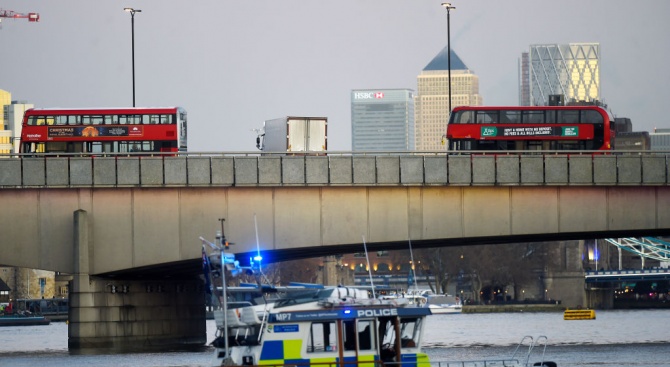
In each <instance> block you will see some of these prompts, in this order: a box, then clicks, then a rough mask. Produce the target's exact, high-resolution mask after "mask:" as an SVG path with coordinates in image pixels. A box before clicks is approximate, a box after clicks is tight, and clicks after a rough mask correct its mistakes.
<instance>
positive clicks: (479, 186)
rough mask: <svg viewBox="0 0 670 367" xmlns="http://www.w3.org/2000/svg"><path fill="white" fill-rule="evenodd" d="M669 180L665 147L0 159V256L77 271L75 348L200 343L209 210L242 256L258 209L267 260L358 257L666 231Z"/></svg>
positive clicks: (249, 246) (212, 224) (212, 225)
mask: <svg viewBox="0 0 670 367" xmlns="http://www.w3.org/2000/svg"><path fill="white" fill-rule="evenodd" d="M669 177H670V175H669V162H668V156H667V155H665V154H646V153H645V154H641V153H640V152H635V153H621V154H616V155H591V154H571V155H566V154H557V153H549V152H544V154H532V155H530V154H529V155H517V154H509V155H507V154H503V155H500V154H499V155H484V154H478V155H445V154H444V153H430V154H406V153H404V154H397V153H396V154H391V153H389V154H382V153H377V154H374V155H366V154H355V155H352V154H351V153H348V154H344V153H341V154H340V153H329V155H328V156H282V155H263V156H259V155H253V154H245V153H240V154H233V153H229V154H204V153H200V154H197V153H191V154H184V155H179V156H155V157H145V156H143V157H139V156H97V157H93V158H92V157H81V156H68V155H54V156H46V157H21V158H8V159H0V203H1V204H2V208H3V210H2V212H1V214H0V233H3V236H2V238H0V245H1V246H2V248H3V253H2V255H0V263H1V264H4V265H10V266H22V267H29V268H38V269H44V270H54V271H60V272H66V273H72V274H74V280H73V282H72V287H71V290H70V291H71V295H70V297H71V301H70V304H71V309H72V313H71V320H70V322H71V324H70V346H71V347H86V346H100V345H110V344H111V345H123V344H128V343H137V342H138V341H141V342H143V343H147V342H148V343H153V344H161V343H165V344H174V343H201V342H204V338H205V337H206V336H205V332H204V307H203V302H204V301H203V299H204V297H202V296H201V294H202V284H201V282H200V281H199V280H198V279H197V274H198V272H199V269H200V261H201V260H200V258H201V247H200V242H199V241H198V237H199V236H204V237H206V238H209V239H213V237H214V233H215V231H216V230H218V229H220V223H219V221H218V219H219V218H226V222H225V224H226V227H225V235H226V237H227V238H228V239H229V240H230V241H231V242H234V243H235V245H234V246H235V247H234V250H233V251H235V252H236V253H251V252H254V251H255V249H256V235H255V231H254V215H256V217H257V222H258V230H259V239H260V246H261V248H263V249H266V250H273V254H272V256H273V257H274V259H275V260H282V259H287V258H301V257H313V256H320V255H326V254H336V253H350V252H359V251H360V250H361V249H362V246H361V244H362V241H363V236H364V237H365V240H366V242H367V243H368V248H369V249H370V250H378V249H392V248H394V247H396V248H406V243H407V239H409V238H411V240H412V244H413V246H415V247H433V246H448V245H456V244H458V245H463V244H481V243H505V242H523V241H540V240H562V239H587V238H604V237H624V236H625V237H633V236H641V235H649V236H661V235H668V234H670V185H669V181H668V180H669ZM242 257H244V256H242ZM266 258H267V256H266ZM270 261H272V259H271V260H270ZM199 294H200V296H198V295H199ZM157 309H158V311H157Z"/></svg>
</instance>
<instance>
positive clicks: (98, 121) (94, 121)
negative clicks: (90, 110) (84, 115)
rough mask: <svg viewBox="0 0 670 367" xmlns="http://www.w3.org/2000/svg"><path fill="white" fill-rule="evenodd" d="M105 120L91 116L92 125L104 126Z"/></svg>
mask: <svg viewBox="0 0 670 367" xmlns="http://www.w3.org/2000/svg"><path fill="white" fill-rule="evenodd" d="M104 119H105V118H104V117H103V116H100V115H97V116H91V124H93V125H103V124H104V123H105V120H104Z"/></svg>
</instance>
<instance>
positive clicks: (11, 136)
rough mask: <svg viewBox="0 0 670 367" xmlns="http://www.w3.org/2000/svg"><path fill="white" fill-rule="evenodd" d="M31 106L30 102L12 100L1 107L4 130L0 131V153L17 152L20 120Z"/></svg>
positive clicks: (19, 137)
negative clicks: (3, 117)
mask: <svg viewBox="0 0 670 367" xmlns="http://www.w3.org/2000/svg"><path fill="white" fill-rule="evenodd" d="M33 107H34V106H33V105H32V104H29V103H26V102H25V101H12V102H11V104H9V105H5V106H4V107H3V111H4V116H5V130H4V131H0V133H1V134H0V153H5V154H8V153H9V154H11V153H18V152H19V145H20V144H21V130H22V129H21V121H22V120H23V115H24V113H25V112H26V110H27V109H29V108H33ZM5 135H6V136H5Z"/></svg>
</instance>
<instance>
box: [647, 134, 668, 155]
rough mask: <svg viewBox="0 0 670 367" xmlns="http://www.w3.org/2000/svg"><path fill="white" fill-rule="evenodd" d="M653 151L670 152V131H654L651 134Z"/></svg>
mask: <svg viewBox="0 0 670 367" xmlns="http://www.w3.org/2000/svg"><path fill="white" fill-rule="evenodd" d="M649 139H650V140H651V150H662V151H666V152H670V129H654V132H653V133H649Z"/></svg>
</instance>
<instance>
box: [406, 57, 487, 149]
mask: <svg viewBox="0 0 670 367" xmlns="http://www.w3.org/2000/svg"><path fill="white" fill-rule="evenodd" d="M448 55H449V50H448V49H447V47H445V48H444V49H443V50H442V51H440V53H439V54H437V56H435V57H434V58H433V60H431V61H430V63H428V65H426V67H425V68H424V69H423V70H422V71H421V74H419V76H418V77H417V94H416V97H415V108H416V113H415V115H416V119H415V121H416V122H415V124H416V129H415V134H416V150H420V151H433V150H446V149H447V144H446V140H445V138H446V132H447V123H448V121H449V115H450V113H451V111H450V110H449V57H448ZM450 58H451V108H452V109H453V108H454V107H457V106H479V105H481V104H482V97H481V95H480V94H479V77H478V76H477V75H475V74H474V72H473V71H472V70H470V69H468V67H467V66H466V65H465V64H464V63H463V61H462V60H461V58H460V57H458V55H456V52H454V50H451V56H450Z"/></svg>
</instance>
